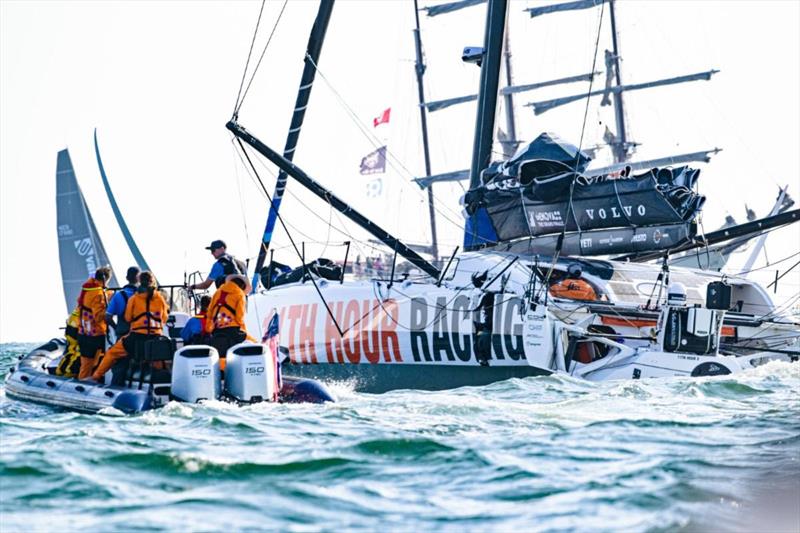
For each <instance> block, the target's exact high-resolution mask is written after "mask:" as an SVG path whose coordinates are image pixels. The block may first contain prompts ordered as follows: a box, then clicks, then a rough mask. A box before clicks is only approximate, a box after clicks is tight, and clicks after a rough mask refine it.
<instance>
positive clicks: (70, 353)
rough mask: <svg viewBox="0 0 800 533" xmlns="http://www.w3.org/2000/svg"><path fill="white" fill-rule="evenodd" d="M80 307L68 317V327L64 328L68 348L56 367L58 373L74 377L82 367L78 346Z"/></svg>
mask: <svg viewBox="0 0 800 533" xmlns="http://www.w3.org/2000/svg"><path fill="white" fill-rule="evenodd" d="M80 316H81V312H80V308H79V307H76V308H75V309H74V310H73V311H72V313H71V314H70V315H69V317H68V318H67V327H66V329H65V330H64V337H65V338H66V340H67V348H66V349H65V350H64V355H63V356H61V360H60V361H59V362H58V366H57V367H56V375H57V376H64V377H68V378H71V377H74V376H77V375H78V371H79V370H80V368H81V350H80V348H79V347H78V326H80Z"/></svg>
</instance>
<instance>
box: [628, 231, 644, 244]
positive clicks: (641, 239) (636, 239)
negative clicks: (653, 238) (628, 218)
mask: <svg viewBox="0 0 800 533" xmlns="http://www.w3.org/2000/svg"><path fill="white" fill-rule="evenodd" d="M636 242H647V233H639V234H637V235H634V236H633V237H631V243H636Z"/></svg>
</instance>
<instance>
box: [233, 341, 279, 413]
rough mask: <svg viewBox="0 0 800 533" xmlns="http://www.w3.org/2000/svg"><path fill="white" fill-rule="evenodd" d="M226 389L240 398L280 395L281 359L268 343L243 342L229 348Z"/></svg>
mask: <svg viewBox="0 0 800 533" xmlns="http://www.w3.org/2000/svg"><path fill="white" fill-rule="evenodd" d="M225 393H226V394H227V395H228V396H230V397H231V398H233V399H235V400H238V401H240V402H263V401H268V402H271V401H276V400H277V399H278V374H277V363H276V361H275V358H274V356H273V355H272V354H270V353H269V352H268V351H267V347H266V346H264V345H263V344H253V343H249V342H243V343H240V344H237V345H236V346H233V347H231V348H230V349H229V350H228V354H227V356H226V362H225Z"/></svg>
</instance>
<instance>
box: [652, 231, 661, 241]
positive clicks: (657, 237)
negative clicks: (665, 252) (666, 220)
mask: <svg viewBox="0 0 800 533" xmlns="http://www.w3.org/2000/svg"><path fill="white" fill-rule="evenodd" d="M661 237H662V234H661V230H655V231H654V232H653V242H654V243H656V244H658V243H660V242H661Z"/></svg>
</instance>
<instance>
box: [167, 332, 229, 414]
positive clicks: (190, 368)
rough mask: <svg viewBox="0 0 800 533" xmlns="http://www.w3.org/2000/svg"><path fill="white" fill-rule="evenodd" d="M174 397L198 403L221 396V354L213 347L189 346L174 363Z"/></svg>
mask: <svg viewBox="0 0 800 533" xmlns="http://www.w3.org/2000/svg"><path fill="white" fill-rule="evenodd" d="M171 393H172V396H173V397H174V398H175V399H176V400H179V401H182V402H189V403H196V402H199V401H200V400H216V399H218V398H219V395H220V372H219V354H218V353H217V350H215V349H214V348H212V347H211V346H203V345H198V346H187V347H185V348H181V349H180V350H178V351H177V352H175V358H174V359H173V361H172V388H171Z"/></svg>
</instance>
